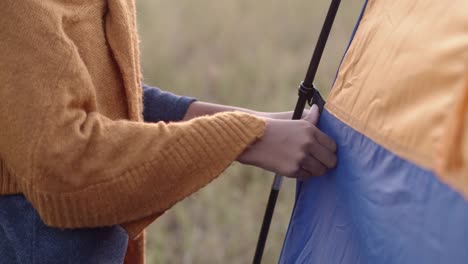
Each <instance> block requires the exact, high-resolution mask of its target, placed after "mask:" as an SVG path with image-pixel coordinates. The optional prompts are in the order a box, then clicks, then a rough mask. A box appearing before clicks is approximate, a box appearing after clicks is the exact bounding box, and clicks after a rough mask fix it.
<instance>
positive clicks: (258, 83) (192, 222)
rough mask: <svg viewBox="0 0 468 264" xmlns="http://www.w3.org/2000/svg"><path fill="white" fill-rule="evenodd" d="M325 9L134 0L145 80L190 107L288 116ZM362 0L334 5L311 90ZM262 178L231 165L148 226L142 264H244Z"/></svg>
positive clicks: (287, 189) (240, 1) (273, 244)
mask: <svg viewBox="0 0 468 264" xmlns="http://www.w3.org/2000/svg"><path fill="white" fill-rule="evenodd" d="M329 2H330V1H323V0H322V1H306V0H295V1H284V0H283V1H280V0H256V1H252V0H249V1H247V0H236V1H232V0H231V1H213V0H211V1H208V0H197V1H191V0H178V1H175V0H138V1H137V4H138V10H139V13H138V16H139V30H140V35H141V48H142V63H143V73H144V77H145V82H146V83H148V84H151V85H156V86H159V87H162V88H163V89H165V90H169V91H172V92H174V93H177V94H181V95H188V96H193V97H196V98H198V99H200V100H204V101H210V102H215V103H222V104H230V105H236V106H241V107H247V108H252V109H256V110H260V111H285V110H290V109H292V108H293V106H294V104H295V101H296V99H297V90H296V89H297V88H296V87H297V85H298V83H299V82H300V81H301V80H302V79H303V78H304V75H305V71H306V69H307V66H308V63H309V60H310V57H311V55H312V52H313V48H314V46H315V42H316V40H317V37H318V33H319V30H320V29H321V27H322V23H323V19H324V17H325V14H326V11H327V8H328V4H329ZM362 4H363V0H359V1H343V3H342V6H341V8H340V12H339V13H338V17H337V20H336V22H335V25H334V28H333V31H332V35H331V36H330V39H329V42H328V45H327V48H326V50H325V53H324V57H323V59H322V63H321V66H320V69H319V72H318V74H317V80H316V84H317V85H318V86H319V87H320V89H321V91H322V92H323V93H324V94H327V92H328V90H329V88H330V86H331V84H332V82H333V79H334V76H335V72H336V69H337V67H338V64H339V61H340V59H341V57H342V55H343V52H344V50H345V48H346V46H347V43H348V39H349V37H350V35H351V32H352V29H353V27H354V24H355V21H356V19H357V17H358V15H359V12H360V9H361V6H362ZM272 176H273V175H272V174H271V173H268V172H265V171H262V170H259V169H256V168H252V167H246V166H241V165H239V164H234V165H233V166H231V168H229V169H228V170H227V171H226V172H225V173H224V174H223V175H221V176H220V177H219V179H217V180H215V181H214V182H213V183H212V184H210V185H209V186H207V187H206V188H204V189H203V190H201V191H200V192H198V193H196V194H194V195H193V196H191V197H190V198H188V199H185V200H184V201H183V202H181V203H179V204H178V205H176V206H175V207H174V208H172V209H171V210H170V211H168V212H167V213H166V214H165V215H164V216H162V217H161V218H159V219H158V220H157V221H156V222H155V223H154V224H153V225H152V226H151V227H150V228H149V239H148V244H147V256H148V263H151V264H152V263H249V262H251V260H252V257H253V254H254V250H255V245H256V242H257V236H258V232H259V229H260V225H261V221H262V217H263V213H264V208H265V204H266V201H267V198H268V194H269V189H270V186H271V181H272V179H273V177H272ZM294 186H295V183H294V181H292V180H286V181H285V183H284V185H283V189H282V190H281V193H280V197H279V200H278V205H277V208H276V212H275V215H274V219H273V222H272V227H271V231H270V235H269V239H268V242H267V247H266V250H265V254H264V263H276V262H277V260H278V257H279V253H280V251H281V246H282V243H283V239H284V235H285V232H286V228H287V225H288V222H289V218H290V215H291V210H292V206H293V199H294Z"/></svg>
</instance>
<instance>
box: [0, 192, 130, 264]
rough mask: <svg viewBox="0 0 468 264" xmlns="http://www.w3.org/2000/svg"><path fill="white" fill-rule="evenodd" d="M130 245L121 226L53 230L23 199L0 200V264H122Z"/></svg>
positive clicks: (15, 196) (11, 197)
mask: <svg viewBox="0 0 468 264" xmlns="http://www.w3.org/2000/svg"><path fill="white" fill-rule="evenodd" d="M127 242H128V235H127V233H126V232H125V230H124V229H123V228H122V227H120V226H118V225H116V226H112V227H104V228H83V229H59V228H51V227H48V226H46V225H45V224H44V223H43V222H42V221H41V219H40V218H39V215H38V213H37V212H36V210H35V209H34V208H33V207H32V206H31V204H30V203H29V202H28V201H27V200H26V199H25V197H24V196H22V195H10V196H0V263H8V264H15V263H21V264H27V263H35V264H36V263H47V264H50V263H99V264H101V263H112V264H114V263H123V260H124V257H125V252H126V249H127Z"/></svg>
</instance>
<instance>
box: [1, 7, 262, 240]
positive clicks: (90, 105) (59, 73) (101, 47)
mask: <svg viewBox="0 0 468 264" xmlns="http://www.w3.org/2000/svg"><path fill="white" fill-rule="evenodd" d="M139 65H140V61H139V50H138V37H137V32H136V19H135V5H134V2H133V0H112V1H107V2H106V1H105V0H86V1H85V0H67V1H65V0H56V1H52V0H51V1H43V0H21V1H18V0H2V1H0V98H1V102H0V195H8V194H17V193H21V194H24V195H25V196H26V198H27V199H28V200H29V201H30V202H31V203H32V204H33V206H34V207H35V208H36V210H37V211H38V213H39V215H40V216H41V218H42V220H43V221H44V222H45V223H46V224H47V225H50V226H53V227H60V228H79V227H98V226H107V225H114V224H125V223H126V225H124V226H125V227H126V228H127V230H128V231H129V235H130V237H135V236H136V235H137V234H139V233H140V232H141V231H142V229H143V228H145V227H146V225H147V224H149V223H150V222H151V221H152V220H153V219H154V217H155V216H157V215H159V214H161V213H162V212H164V211H165V210H167V209H168V208H169V207H171V206H172V205H174V204H175V203H176V202H177V201H179V200H181V199H183V198H184V197H185V196H187V195H189V194H191V193H193V192H195V191H196V190H198V189H199V188H201V187H202V186H204V185H206V184H207V183H208V182H210V181H211V180H213V179H214V178H215V177H216V176H217V175H219V174H220V173H221V172H222V171H223V170H224V169H225V168H226V167H227V166H228V165H229V164H230V163H231V162H232V161H234V160H235V159H236V158H237V157H238V155H239V154H240V153H242V152H243V151H244V149H245V148H246V147H247V146H249V145H250V144H251V143H252V142H253V141H255V140H256V139H258V138H260V137H261V136H262V134H263V131H264V128H265V123H264V121H263V120H261V119H258V118H256V117H254V116H251V115H247V114H243V113H236V112H232V113H222V114H217V115H214V116H212V117H202V118H197V119H194V120H192V121H190V122H181V123H169V124H166V123H162V122H161V123H155V124H146V123H142V89H141V83H140V82H141V74H140V68H139Z"/></svg>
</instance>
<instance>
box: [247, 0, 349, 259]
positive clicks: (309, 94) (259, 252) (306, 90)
mask: <svg viewBox="0 0 468 264" xmlns="http://www.w3.org/2000/svg"><path fill="white" fill-rule="evenodd" d="M340 3H341V0H332V2H331V4H330V7H329V9H328V13H327V17H326V18H325V22H324V24H323V27H322V31H321V32H320V36H319V39H318V41H317V45H316V46H315V50H314V54H313V56H312V59H311V61H310V64H309V69H308V70H307V74H306V77H305V79H304V81H303V82H301V84H300V85H299V98H298V99H297V103H296V108H295V109H294V114H293V117H292V119H293V120H295V119H301V117H302V113H303V112H304V107H305V105H306V103H309V104H310V105H312V104H316V105H317V106H318V107H319V109H320V112H322V110H323V107H324V105H325V101H324V100H323V98H322V96H321V95H320V93H319V92H318V91H317V89H316V88H315V87H314V84H313V82H314V79H315V74H316V73H317V69H318V66H319V64H320V59H321V58H322V54H323V50H324V49H325V44H326V43H327V40H328V36H329V35H330V31H331V28H332V25H333V21H334V20H335V16H336V13H337V12H338V7H339V6H340ZM281 182H282V176H281V175H278V174H276V175H275V179H274V181H273V185H272V186H271V192H270V197H269V198H268V204H267V207H266V210H265V216H264V217H263V223H262V228H261V230H260V235H259V237H258V243H257V248H256V250H255V256H254V259H253V263H254V264H260V263H261V261H262V256H263V250H264V249H265V243H266V240H267V237H268V231H269V229H270V224H271V218H272V217H273V212H274V211H275V206H276V200H277V199H278V193H279V190H280V188H281Z"/></svg>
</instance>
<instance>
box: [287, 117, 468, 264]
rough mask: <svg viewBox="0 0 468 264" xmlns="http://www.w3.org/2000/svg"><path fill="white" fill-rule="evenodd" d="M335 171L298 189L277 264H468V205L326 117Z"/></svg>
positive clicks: (433, 179) (433, 178) (422, 171)
mask: <svg viewBox="0 0 468 264" xmlns="http://www.w3.org/2000/svg"><path fill="white" fill-rule="evenodd" d="M319 126H320V129H322V130H323V131H324V132H325V133H327V134H328V135H330V136H331V137H332V138H333V139H334V140H336V142H337V145H338V146H339V149H338V160H339V163H338V166H337V167H336V169H334V170H332V171H330V172H329V173H327V175H325V176H323V177H318V178H314V179H311V180H308V181H306V182H298V188H297V197H296V204H295V208H294V210H293V214H292V218H291V222H290V225H289V228H288V232H287V235H286V239H285V242H284V245H283V250H282V253H281V257H280V260H279V263H321V264H326V263H333V264H357V263H360V264H361V263H371V264H374V263H379V264H385V263H398V264H405V263H428V264H430V263H451V264H458V263H459V264H462V263H468V202H467V201H466V200H465V199H464V198H463V197H462V196H461V195H460V194H459V193H457V192H455V191H453V190H452V189H451V188H450V187H448V186H447V185H445V184H444V183H442V182H440V181H439V179H438V178H437V177H436V176H435V175H434V174H433V173H432V172H430V171H427V170H425V169H422V168H421V167H419V166H417V165H415V164H413V163H411V162H409V161H407V160H404V159H402V158H400V157H398V156H396V155H394V154H393V153H391V152H390V151H388V150H386V149H385V148H383V147H382V146H380V145H378V144H376V143H375V142H373V141H372V140H370V139H369V138H367V137H366V136H364V135H362V134H360V133H359V132H357V131H355V130H354V129H352V128H351V127H349V126H347V125H346V124H344V123H343V122H341V121H340V120H338V119H337V118H336V117H334V116H333V115H332V114H330V113H329V112H327V111H324V113H323V114H322V116H321V119H320V125H319Z"/></svg>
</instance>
